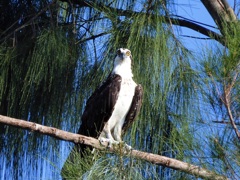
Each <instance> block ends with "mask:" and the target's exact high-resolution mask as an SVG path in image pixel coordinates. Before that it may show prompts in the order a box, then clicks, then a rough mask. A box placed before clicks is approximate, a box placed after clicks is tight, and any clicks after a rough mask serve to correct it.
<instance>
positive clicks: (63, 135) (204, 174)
mask: <svg viewBox="0 0 240 180" xmlns="http://www.w3.org/2000/svg"><path fill="white" fill-rule="evenodd" d="M0 123H3V124H6V125H10V126H14V127H18V128H22V129H27V130H30V131H33V132H39V133H41V134H45V135H49V136H52V137H54V138H57V139H60V140H65V141H71V142H74V143H83V144H86V145H89V146H92V147H94V148H97V149H100V150H101V149H106V148H107V146H108V144H107V143H105V144H104V146H103V145H100V143H99V141H98V140H97V139H94V138H92V137H87V136H83V135H80V134H74V133H70V132H67V131H63V130H60V129H57V128H53V127H48V126H43V125H40V124H37V123H33V122H29V121H24V120H20V119H15V118H10V117H7V116H2V115H0ZM109 151H110V152H115V150H114V149H113V148H110V149H109ZM131 156H133V157H135V158H139V159H142V160H145V161H148V162H150V163H153V164H157V165H161V166H165V167H168V168H172V169H175V170H180V171H183V172H186V173H188V174H192V175H194V176H196V177H201V178H206V179H216V180H223V179H227V177H225V176H221V175H218V174H216V173H215V172H212V171H209V170H207V169H204V168H201V167H199V166H195V165H192V164H189V163H186V162H182V161H179V160H176V159H173V158H168V157H165V156H160V155H157V154H152V153H147V152H142V151H138V150H132V151H131Z"/></svg>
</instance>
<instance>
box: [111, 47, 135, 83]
mask: <svg viewBox="0 0 240 180" xmlns="http://www.w3.org/2000/svg"><path fill="white" fill-rule="evenodd" d="M131 63H132V55H131V51H130V50H129V49H125V48H120V49H118V50H117V55H116V58H115V60H114V67H113V71H112V73H113V74H118V75H120V76H121V77H122V78H132V77H133V74H132V67H131Z"/></svg>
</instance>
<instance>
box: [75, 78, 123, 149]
mask: <svg viewBox="0 0 240 180" xmlns="http://www.w3.org/2000/svg"><path fill="white" fill-rule="evenodd" d="M121 81H122V78H121V76H119V75H110V76H109V77H108V78H107V80H106V81H105V82H104V83H103V84H102V85H101V86H100V87H99V88H98V89H97V90H95V92H94V93H93V94H92V95H91V97H90V98H89V99H88V101H87V104H86V107H85V110H84V112H83V115H82V118H81V121H82V124H81V126H80V128H79V130H78V134H82V135H86V136H91V137H94V138H98V137H99V135H100V133H101V131H102V129H103V127H104V124H105V123H106V122H107V121H108V119H109V118H110V117H111V115H112V112H113V110H114V106H115V104H116V101H117V98H118V94H119V91H120V88H121ZM78 147H80V148H81V151H83V150H84V149H85V148H86V146H85V145H84V144H80V145H78ZM81 153H82V152H81Z"/></svg>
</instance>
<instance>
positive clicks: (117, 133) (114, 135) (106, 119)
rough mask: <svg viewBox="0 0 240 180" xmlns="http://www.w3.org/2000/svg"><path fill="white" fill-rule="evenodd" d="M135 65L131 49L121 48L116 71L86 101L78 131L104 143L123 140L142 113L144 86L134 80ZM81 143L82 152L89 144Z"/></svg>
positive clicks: (114, 67)
mask: <svg viewBox="0 0 240 180" xmlns="http://www.w3.org/2000/svg"><path fill="white" fill-rule="evenodd" d="M132 64H133V60H132V55H131V51H130V50H129V49H126V48H119V49H118V50H117V52H116V56H115V59H114V64H113V69H112V71H111V72H110V74H109V75H108V77H107V79H106V80H105V81H104V82H103V83H101V85H100V86H99V87H98V88H97V89H96V90H95V91H94V92H93V94H92V95H91V96H90V97H89V99H88V100H87V102H86V105H85V110H84V112H83V114H82V117H81V126H80V128H79V130H78V134H81V135H85V136H90V137H93V138H96V139H98V140H99V141H100V142H101V143H103V142H106V141H107V142H108V143H109V145H110V146H111V145H112V144H118V143H121V142H122V135H123V134H124V133H125V132H126V130H127V129H128V128H129V127H130V126H131V125H132V123H133V122H134V120H135V119H136V117H137V115H138V114H139V112H140V108H141V106H142V99H143V87H142V85H141V84H137V83H136V82H135V81H134V80H133V73H132ZM77 146H78V148H77V149H78V151H79V152H80V153H81V155H83V154H84V151H85V149H86V148H87V147H88V146H87V145H85V144H78V145H77ZM129 147H130V148H131V146H129ZM89 148H91V147H89Z"/></svg>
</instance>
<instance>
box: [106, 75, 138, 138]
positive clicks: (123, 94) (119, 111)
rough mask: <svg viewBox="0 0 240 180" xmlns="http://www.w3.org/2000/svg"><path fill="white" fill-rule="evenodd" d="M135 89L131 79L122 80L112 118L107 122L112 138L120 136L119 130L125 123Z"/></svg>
mask: <svg viewBox="0 0 240 180" xmlns="http://www.w3.org/2000/svg"><path fill="white" fill-rule="evenodd" d="M135 87H136V83H135V82H134V81H133V80H132V78H131V79H122V82H121V89H120V92H119V96H118V99H117V102H116V105H115V108H114V111H113V113H112V116H111V118H110V119H109V121H108V125H109V128H110V130H111V132H113V136H117V135H118V136H120V135H121V129H122V126H123V123H124V121H125V117H126V115H127V113H128V111H129V109H130V106H131V103H132V99H133V96H134V92H135ZM119 130H120V132H119ZM116 133H117V134H116ZM118 133H120V134H118ZM114 139H115V138H114Z"/></svg>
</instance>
